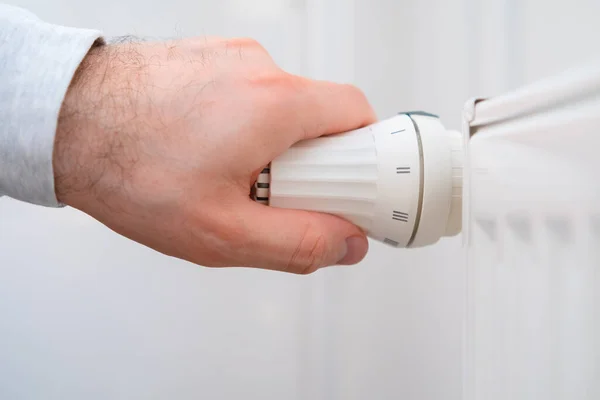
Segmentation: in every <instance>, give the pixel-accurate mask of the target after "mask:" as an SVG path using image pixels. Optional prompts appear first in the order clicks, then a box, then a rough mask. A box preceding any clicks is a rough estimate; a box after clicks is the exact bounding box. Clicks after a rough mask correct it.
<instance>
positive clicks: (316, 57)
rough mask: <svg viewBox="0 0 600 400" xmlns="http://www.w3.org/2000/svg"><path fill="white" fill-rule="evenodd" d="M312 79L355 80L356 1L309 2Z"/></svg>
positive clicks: (308, 30)
mask: <svg viewBox="0 0 600 400" xmlns="http://www.w3.org/2000/svg"><path fill="white" fill-rule="evenodd" d="M306 10H307V22H308V26H307V37H308V52H307V54H308V71H309V74H310V75H311V77H313V78H316V79H325V80H331V81H335V82H344V83H351V82H353V81H354V44H355V40H354V31H355V29H354V0H306Z"/></svg>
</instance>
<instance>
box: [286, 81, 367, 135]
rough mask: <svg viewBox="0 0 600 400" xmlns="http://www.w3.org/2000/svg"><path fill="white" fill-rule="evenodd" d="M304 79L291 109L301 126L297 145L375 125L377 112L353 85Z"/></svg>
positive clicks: (298, 128)
mask: <svg viewBox="0 0 600 400" xmlns="http://www.w3.org/2000/svg"><path fill="white" fill-rule="evenodd" d="M298 79H300V80H301V83H300V89H299V90H298V92H297V95H296V96H294V98H293V99H292V102H293V103H294V104H293V106H292V108H291V109H292V110H294V112H295V113H296V115H295V118H294V119H293V120H294V121H296V123H297V124H299V126H298V127H297V129H295V130H294V132H293V140H294V142H298V141H300V140H305V139H314V138H316V137H319V136H323V135H330V134H335V133H342V132H346V131H350V130H353V129H358V128H362V127H364V126H366V125H369V124H372V123H374V122H376V120H377V117H376V115H375V111H374V110H373V108H372V107H371V105H370V104H369V102H368V100H367V98H366V96H365V95H364V93H363V92H362V91H361V90H360V89H358V88H357V87H355V86H353V85H348V84H338V83H332V82H325V81H314V80H309V79H305V78H298Z"/></svg>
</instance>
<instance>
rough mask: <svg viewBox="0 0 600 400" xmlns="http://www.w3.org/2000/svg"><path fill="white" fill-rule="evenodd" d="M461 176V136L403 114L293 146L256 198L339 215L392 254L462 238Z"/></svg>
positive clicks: (420, 116) (262, 179)
mask: <svg viewBox="0 0 600 400" xmlns="http://www.w3.org/2000/svg"><path fill="white" fill-rule="evenodd" d="M462 169H463V142H462V136H461V134H460V133H459V132H456V131H450V130H446V129H445V128H444V126H443V125H442V123H441V122H440V120H439V118H438V117H436V116H435V115H431V114H428V113H424V112H407V113H402V114H398V115H396V116H394V117H392V118H390V119H386V120H383V121H380V122H378V123H375V124H373V125H370V126H367V127H364V128H361V129H357V130H354V131H350V132H345V133H340V134H337V135H332V136H324V137H320V138H317V139H311V140H306V141H302V142H299V143H297V144H295V145H294V146H292V147H291V148H290V149H289V150H287V151H286V152H285V153H284V154H282V155H281V156H279V157H278V158H277V159H275V160H273V161H272V162H271V164H270V165H269V166H268V167H267V168H265V169H264V170H263V171H262V173H261V174H260V175H259V178H258V180H257V182H256V184H255V188H254V194H253V195H254V198H255V200H256V201H258V202H261V203H263V204H267V205H269V206H272V207H282V208H292V209H300V210H310V211H317V212H324V213H329V214H334V215H337V216H340V217H342V218H345V219H347V220H349V221H351V222H353V223H354V224H356V225H358V226H359V227H361V228H362V229H363V230H364V231H365V232H366V233H367V235H369V236H370V237H371V238H373V239H376V240H380V241H382V242H385V243H387V244H389V245H391V246H394V247H422V246H426V245H430V244H433V243H435V242H437V241H438V240H439V239H440V238H441V237H443V236H454V235H456V234H458V233H459V232H460V230H461V221H462V176H463V172H462Z"/></svg>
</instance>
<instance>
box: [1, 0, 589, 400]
mask: <svg viewBox="0 0 600 400" xmlns="http://www.w3.org/2000/svg"><path fill="white" fill-rule="evenodd" d="M9 1H10V0H9ZM11 2H12V3H13V4H20V5H23V6H26V7H28V8H30V9H31V10H33V11H34V12H36V13H38V15H40V16H41V17H43V18H45V19H47V20H49V21H52V22H58V23H63V24H68V25H75V26H85V27H97V28H101V29H103V30H104V31H105V32H106V33H107V34H108V35H116V34H118V35H121V34H128V33H133V34H137V35H151V36H158V37H164V36H168V37H172V36H188V35H203V34H220V35H243V36H253V37H256V38H257V39H259V40H260V41H262V42H263V43H264V44H265V46H266V47H267V48H268V49H269V50H270V51H271V52H272V54H273V55H274V57H275V59H276V60H277V61H278V62H279V63H280V64H281V65H282V66H284V67H285V68H286V69H288V70H290V71H291V72H295V73H299V74H306V75H310V76H314V77H319V78H326V79H334V80H338V81H350V82H354V83H356V84H357V85H359V86H360V87H361V88H363V89H364V90H365V91H366V93H367V95H368V96H369V98H370V100H371V101H372V103H373V104H374V105H375V107H376V109H377V111H378V113H379V115H380V116H381V117H385V116H388V115H390V114H392V113H394V112H397V111H404V110H407V109H426V110H430V111H433V112H436V113H438V114H440V115H441V116H442V118H443V120H444V121H445V123H446V124H447V125H449V126H450V127H452V128H458V127H459V126H460V125H459V124H460V112H461V109H462V105H463V103H464V101H465V100H466V99H467V98H468V97H471V96H474V95H476V94H477V95H479V94H484V95H486V94H496V93H500V92H502V91H505V90H507V89H509V88H512V87H515V86H517V85H519V84H522V83H524V82H526V81H529V80H531V79H534V78H537V77H538V76H542V75H547V74H551V73H554V72H557V71H558V70H560V69H561V68H563V67H565V66H568V65H570V64H571V63H577V62H579V61H582V60H584V59H586V58H589V57H591V56H592V52H591V51H590V49H592V48H594V47H593V46H595V44H594V42H595V41H596V40H597V39H596V38H598V37H600V35H599V34H598V28H597V27H596V22H595V18H594V16H597V15H600V10H598V5H597V4H598V3H597V2H595V1H594V0H572V1H569V2H566V1H561V2H558V1H554V0H552V1H548V0H546V1H542V0H527V1H516V0H505V1H498V2H479V1H476V0H451V1H448V0H446V1H444V0H419V1H417V0H405V1H399V0H354V1H350V0H261V1H257V0H254V1H253V2H248V1H242V0H236V1H234V0H222V1H208V0H204V1H192V0H171V1H169V2H165V1H151V0H146V1H143V0H119V1H117V0H105V1H101V2H98V1H76V0H53V1H51V0H19V1H17V0H12V1H11ZM249 4H252V6H249ZM240 7H243V8H241V10H242V12H240V11H239V10H240ZM236 10H237V11H236ZM563 10H568V12H563ZM540 15H544V18H540ZM557 27H560V29H557ZM463 294H464V258H463V251H462V249H461V241H460V238H456V239H452V240H444V241H443V242H441V243H440V244H438V245H437V246H436V247H435V248H430V249H422V250H414V251H405V250H394V249H390V248H387V247H384V246H382V245H379V244H377V243H373V244H372V251H371V252H370V254H369V256H368V257H367V259H366V260H365V261H364V262H363V263H362V264H361V265H359V266H357V267H350V268H339V269H329V270H324V271H321V272H319V273H317V274H315V275H313V276H310V277H297V276H286V275H283V274H277V273H272V272H263V271H248V270H208V269H203V268H199V267H196V266H192V265H189V264H187V263H184V262H181V261H177V260H174V259H171V258H167V257H165V256H162V255H160V254H156V253H155V252H153V251H151V250H148V249H146V248H143V247H141V246H139V245H137V244H135V243H132V242H130V241H128V240H126V239H123V238H121V237H118V236H116V235H114V234H113V233H111V232H110V231H109V230H107V229H106V228H104V227H103V226H101V225H100V224H98V223H97V222H95V221H93V220H91V219H90V218H88V217H86V216H85V215H82V214H81V213H78V212H76V211H74V210H70V209H65V210H48V209H41V208H36V207H32V206H28V205H25V204H21V203H17V202H15V201H10V200H7V199H3V200H0V343H1V345H0V398H2V399H4V398H6V399H37V398H44V399H76V398H77V399H78V398H86V399H107V398H111V399H149V398H153V399H163V398H178V399H188V398H190V399H191V398H197V397H203V398H215V399H216V398H219V399H236V398H246V399H261V400H265V399H308V398H310V399H366V398H374V399H398V398H404V399H410V400H436V399H440V400H441V399H444V400H447V399H448V400H455V399H459V398H460V397H461V368H462V360H461V352H462V350H461V340H462V319H463V308H464V307H463Z"/></svg>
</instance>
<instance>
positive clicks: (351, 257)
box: [338, 236, 369, 265]
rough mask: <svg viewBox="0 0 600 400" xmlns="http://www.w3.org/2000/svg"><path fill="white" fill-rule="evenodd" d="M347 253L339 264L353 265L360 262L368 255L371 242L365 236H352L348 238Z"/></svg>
mask: <svg viewBox="0 0 600 400" xmlns="http://www.w3.org/2000/svg"><path fill="white" fill-rule="evenodd" d="M346 246H347V250H346V254H345V255H344V257H343V258H342V259H341V260H340V261H339V262H338V264H339V265H353V264H357V263H359V262H360V261H361V260H362V259H363V258H365V256H366V255H367V250H369V242H368V241H367V239H366V238H365V237H363V236H351V237H349V238H348V239H346Z"/></svg>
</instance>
